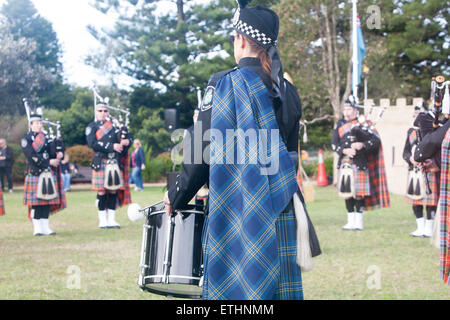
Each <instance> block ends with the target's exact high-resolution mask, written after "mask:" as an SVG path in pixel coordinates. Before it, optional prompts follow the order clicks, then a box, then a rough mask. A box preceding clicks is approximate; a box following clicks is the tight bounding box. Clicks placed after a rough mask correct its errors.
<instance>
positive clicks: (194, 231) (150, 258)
mask: <svg viewBox="0 0 450 320" xmlns="http://www.w3.org/2000/svg"><path fill="white" fill-rule="evenodd" d="M199 209H200V210H199ZM201 210H203V208H200V207H199V206H189V207H188V210H181V211H177V212H176V213H173V214H172V216H171V217H168V216H167V214H166V212H165V210H164V206H162V205H160V206H153V207H150V208H149V209H148V211H147V212H144V214H145V217H146V219H145V224H144V230H143V235H142V252H141V263H140V274H139V280H138V284H139V286H140V287H141V289H142V290H147V291H150V292H153V293H156V294H162V295H167V296H173V297H181V298H194V299H200V298H201V296H202V287H201V278H202V275H203V270H202V265H203V261H202V241H201V238H202V230H203V223H204V221H205V216H204V213H203V211H201Z"/></svg>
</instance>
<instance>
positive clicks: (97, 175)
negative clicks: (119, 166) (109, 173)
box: [92, 159, 126, 192]
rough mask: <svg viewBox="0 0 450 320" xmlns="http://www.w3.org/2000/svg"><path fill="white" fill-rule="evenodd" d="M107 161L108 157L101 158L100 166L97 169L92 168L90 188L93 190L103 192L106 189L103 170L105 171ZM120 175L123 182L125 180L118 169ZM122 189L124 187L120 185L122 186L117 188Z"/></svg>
mask: <svg viewBox="0 0 450 320" xmlns="http://www.w3.org/2000/svg"><path fill="white" fill-rule="evenodd" d="M107 162H108V159H102V162H101V163H100V168H99V169H98V171H96V170H94V169H92V190H94V191H103V192H106V191H108V190H107V189H105V171H106V164H107ZM120 176H121V179H122V181H123V183H124V184H125V183H126V181H125V179H124V176H123V170H120ZM123 189H124V186H122V188H120V189H119V190H123Z"/></svg>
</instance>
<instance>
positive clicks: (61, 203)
mask: <svg viewBox="0 0 450 320" xmlns="http://www.w3.org/2000/svg"><path fill="white" fill-rule="evenodd" d="M52 172H53V175H54V176H55V177H58V176H59V177H58V179H59V184H56V183H55V186H56V187H57V188H58V204H52V205H50V213H56V212H58V211H60V210H63V209H65V208H67V200H66V191H65V190H64V180H63V178H62V172H61V166H59V167H58V169H57V170H56V172H55V169H54V168H52Z"/></svg>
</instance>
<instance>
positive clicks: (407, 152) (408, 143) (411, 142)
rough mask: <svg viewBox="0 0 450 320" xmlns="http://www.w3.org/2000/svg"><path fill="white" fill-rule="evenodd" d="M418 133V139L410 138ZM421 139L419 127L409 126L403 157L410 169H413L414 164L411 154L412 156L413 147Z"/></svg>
mask: <svg viewBox="0 0 450 320" xmlns="http://www.w3.org/2000/svg"><path fill="white" fill-rule="evenodd" d="M414 134H415V135H416V137H417V138H416V139H412V138H410V137H411V135H414ZM419 139H420V131H419V129H418V128H409V129H408V133H407V134H406V142H405V146H404V148H403V159H404V160H405V161H406V163H408V169H409V170H412V169H413V167H414V165H413V164H412V162H411V160H410V159H411V156H412V148H413V146H414V145H417V144H418V143H419Z"/></svg>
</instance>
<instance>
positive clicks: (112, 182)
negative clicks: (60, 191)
mask: <svg viewBox="0 0 450 320" xmlns="http://www.w3.org/2000/svg"><path fill="white" fill-rule="evenodd" d="M95 117H96V120H95V121H93V122H91V123H90V124H89V125H88V126H87V127H86V140H87V144H88V145H89V147H90V148H92V149H93V150H94V159H93V162H92V165H91V167H92V190H94V191H97V201H96V203H97V208H98V221H99V225H98V226H99V228H102V229H107V228H113V229H119V228H120V224H119V223H118V222H117V221H116V209H117V208H118V207H119V206H123V205H126V204H129V203H131V195H130V187H129V168H128V163H129V159H128V148H129V146H130V145H131V143H132V138H131V136H130V134H129V133H128V132H127V133H126V134H125V135H123V136H122V133H123V131H122V130H121V128H120V127H118V126H117V125H114V124H113V119H112V117H111V116H110V115H109V106H108V105H107V104H106V103H103V102H100V103H98V104H96V105H95Z"/></svg>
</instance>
